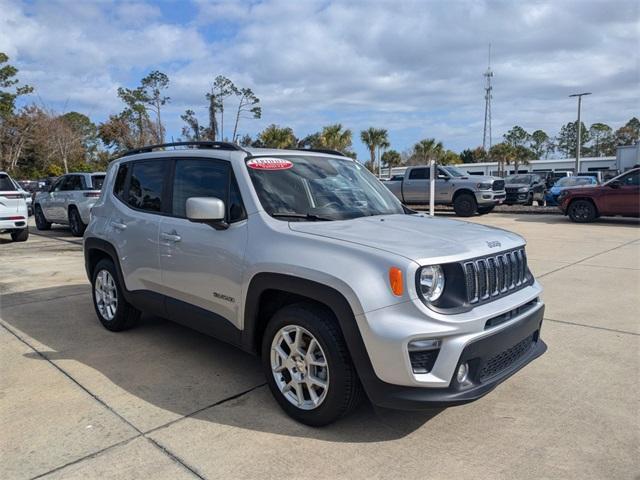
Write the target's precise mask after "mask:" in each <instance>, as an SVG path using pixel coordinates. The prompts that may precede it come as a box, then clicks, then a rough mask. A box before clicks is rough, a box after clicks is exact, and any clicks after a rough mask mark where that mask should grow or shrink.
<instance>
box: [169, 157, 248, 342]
mask: <svg viewBox="0 0 640 480" xmlns="http://www.w3.org/2000/svg"><path fill="white" fill-rule="evenodd" d="M172 177H173V178H172V180H171V192H172V193H171V208H170V215H167V216H164V217H162V220H161V221H160V240H159V243H160V263H161V267H162V283H163V286H164V288H165V291H166V294H167V295H168V296H169V297H170V299H168V300H167V312H168V314H169V316H170V318H172V319H173V320H175V321H179V322H180V321H182V320H183V318H182V317H184V316H185V312H184V310H182V309H181V305H180V302H185V303H188V304H190V305H194V306H196V307H199V309H202V310H203V311H204V312H202V311H200V312H201V313H203V316H202V322H204V323H203V324H200V325H193V326H194V327H195V328H198V329H200V330H202V331H207V332H213V333H216V334H218V335H221V334H224V332H226V331H227V330H228V329H229V328H230V327H231V326H232V325H233V326H235V327H237V328H239V325H240V319H239V318H238V312H239V308H240V301H241V298H242V286H241V285H242V275H243V271H244V254H245V247H246V244H247V221H246V215H245V214H244V207H243V204H242V199H241V197H240V192H239V190H238V187H237V183H236V181H235V177H234V175H233V172H232V168H231V165H230V163H229V162H228V161H224V160H214V159H211V158H206V159H205V158H180V159H177V160H176V161H175V167H174V173H173V175H172ZM191 197H215V198H219V199H221V200H223V201H224V202H225V205H226V207H227V223H228V224H229V228H227V229H225V230H216V229H214V228H213V227H212V226H210V225H207V224H204V223H194V222H191V221H189V220H188V219H187V218H186V201H187V199H188V198H191ZM171 299H174V300H178V302H175V301H172V300H171ZM211 313H213V314H214V315H211ZM195 317H199V316H198V315H195ZM219 317H222V318H219ZM227 321H228V322H231V323H230V324H229V323H227ZM208 322H209V323H210V322H214V323H215V324H207V323H208Z"/></svg>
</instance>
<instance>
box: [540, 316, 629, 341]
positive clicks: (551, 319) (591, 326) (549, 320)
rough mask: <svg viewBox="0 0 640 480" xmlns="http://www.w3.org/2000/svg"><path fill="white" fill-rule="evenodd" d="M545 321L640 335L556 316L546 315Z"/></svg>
mask: <svg viewBox="0 0 640 480" xmlns="http://www.w3.org/2000/svg"><path fill="white" fill-rule="evenodd" d="M544 321H545V322H555V323H563V324H565V325H573V326H575V327H586V328H595V329H596V330H606V331H607V332H614V333H623V334H626V335H634V336H636V337H640V333H635V332H627V331H626V330H617V329H615V328H607V327H599V326H597V325H586V324H584V323H575V322H567V321H566V320H556V319H555V318H547V317H544Z"/></svg>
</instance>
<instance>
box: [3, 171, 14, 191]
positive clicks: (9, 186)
mask: <svg viewBox="0 0 640 480" xmlns="http://www.w3.org/2000/svg"><path fill="white" fill-rule="evenodd" d="M15 190H16V186H15V185H14V184H13V182H12V181H11V179H10V178H9V175H7V174H4V173H3V174H2V175H0V192H13V191H15Z"/></svg>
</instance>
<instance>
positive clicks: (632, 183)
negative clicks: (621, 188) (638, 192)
mask: <svg viewBox="0 0 640 480" xmlns="http://www.w3.org/2000/svg"><path fill="white" fill-rule="evenodd" d="M621 180H622V184H623V185H626V186H628V187H637V186H638V185H640V171H635V172H631V173H629V174H627V175H625V176H624V177H622V179H621Z"/></svg>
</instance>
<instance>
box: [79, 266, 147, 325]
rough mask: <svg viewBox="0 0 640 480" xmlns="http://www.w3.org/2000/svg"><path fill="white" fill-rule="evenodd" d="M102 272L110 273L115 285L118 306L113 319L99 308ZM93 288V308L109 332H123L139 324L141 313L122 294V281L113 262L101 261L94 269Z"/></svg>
mask: <svg viewBox="0 0 640 480" xmlns="http://www.w3.org/2000/svg"><path fill="white" fill-rule="evenodd" d="M102 271H106V272H108V274H109V275H110V276H111V278H112V279H113V282H114V284H115V292H116V295H117V297H116V298H117V306H116V308H115V314H114V315H113V318H107V316H105V315H103V313H102V312H101V311H100V307H99V306H98V301H97V298H96V282H97V279H98V276H99V275H100V274H101V272H102ZM91 287H92V288H91V297H92V298H93V307H94V308H95V310H96V315H97V316H98V320H100V323H102V325H103V326H104V328H106V329H107V330H111V331H112V332H120V331H122V330H126V329H128V328H131V327H133V326H135V325H136V324H137V323H138V320H139V319H140V311H139V310H138V309H136V308H134V307H133V306H132V305H131V304H129V303H128V302H127V301H126V300H125V298H124V295H123V294H122V286H121V285H120V281H119V280H118V274H117V272H116V267H115V265H114V264H113V262H112V261H111V260H107V259H103V260H100V261H99V262H98V264H97V265H96V266H95V268H94V269H93V275H92V277H91Z"/></svg>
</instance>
